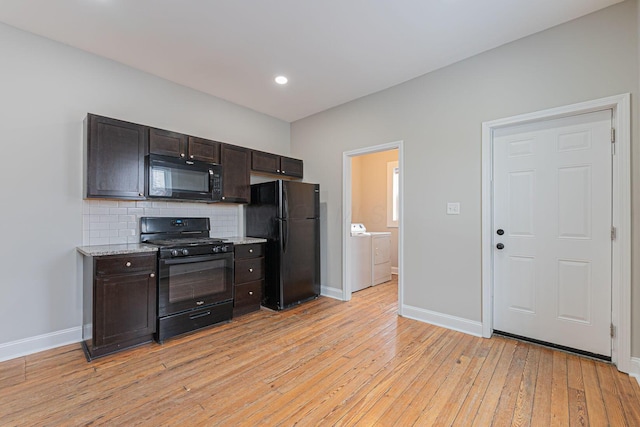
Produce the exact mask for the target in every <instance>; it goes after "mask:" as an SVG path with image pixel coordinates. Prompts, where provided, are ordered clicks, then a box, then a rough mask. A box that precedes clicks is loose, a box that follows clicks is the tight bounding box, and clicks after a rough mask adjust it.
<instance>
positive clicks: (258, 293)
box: [233, 280, 263, 316]
mask: <svg viewBox="0 0 640 427" xmlns="http://www.w3.org/2000/svg"><path fill="white" fill-rule="evenodd" d="M262 283H263V281H262V280H257V281H255V282H249V283H244V284H242V285H236V287H235V292H236V294H235V297H234V301H233V315H234V316H240V315H243V314H246V313H249V312H252V311H256V310H260V303H261V302H262Z"/></svg>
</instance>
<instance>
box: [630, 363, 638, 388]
mask: <svg viewBox="0 0 640 427" xmlns="http://www.w3.org/2000/svg"><path fill="white" fill-rule="evenodd" d="M629 375H630V376H632V377H633V378H635V379H636V381H638V385H640V357H632V358H631V369H630V370H629Z"/></svg>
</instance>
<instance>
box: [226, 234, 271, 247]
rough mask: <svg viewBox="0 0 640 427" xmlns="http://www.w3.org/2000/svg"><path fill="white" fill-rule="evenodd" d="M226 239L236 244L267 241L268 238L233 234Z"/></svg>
mask: <svg viewBox="0 0 640 427" xmlns="http://www.w3.org/2000/svg"><path fill="white" fill-rule="evenodd" d="M224 241H225V242H229V243H233V244H234V245H250V244H252V243H266V242H267V239H262V238H260V237H247V236H244V237H242V236H233V237H225V238H224Z"/></svg>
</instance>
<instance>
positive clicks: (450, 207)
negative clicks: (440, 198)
mask: <svg viewBox="0 0 640 427" xmlns="http://www.w3.org/2000/svg"><path fill="white" fill-rule="evenodd" d="M447 215H460V202H449V203H447Z"/></svg>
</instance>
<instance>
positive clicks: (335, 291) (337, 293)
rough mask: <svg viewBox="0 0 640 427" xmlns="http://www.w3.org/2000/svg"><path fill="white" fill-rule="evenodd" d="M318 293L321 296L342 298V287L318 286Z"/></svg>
mask: <svg viewBox="0 0 640 427" xmlns="http://www.w3.org/2000/svg"><path fill="white" fill-rule="evenodd" d="M320 295H322V296H323V297H329V298H333V299H339V300H342V289H340V288H333V287H329V286H322V287H321V288H320Z"/></svg>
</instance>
